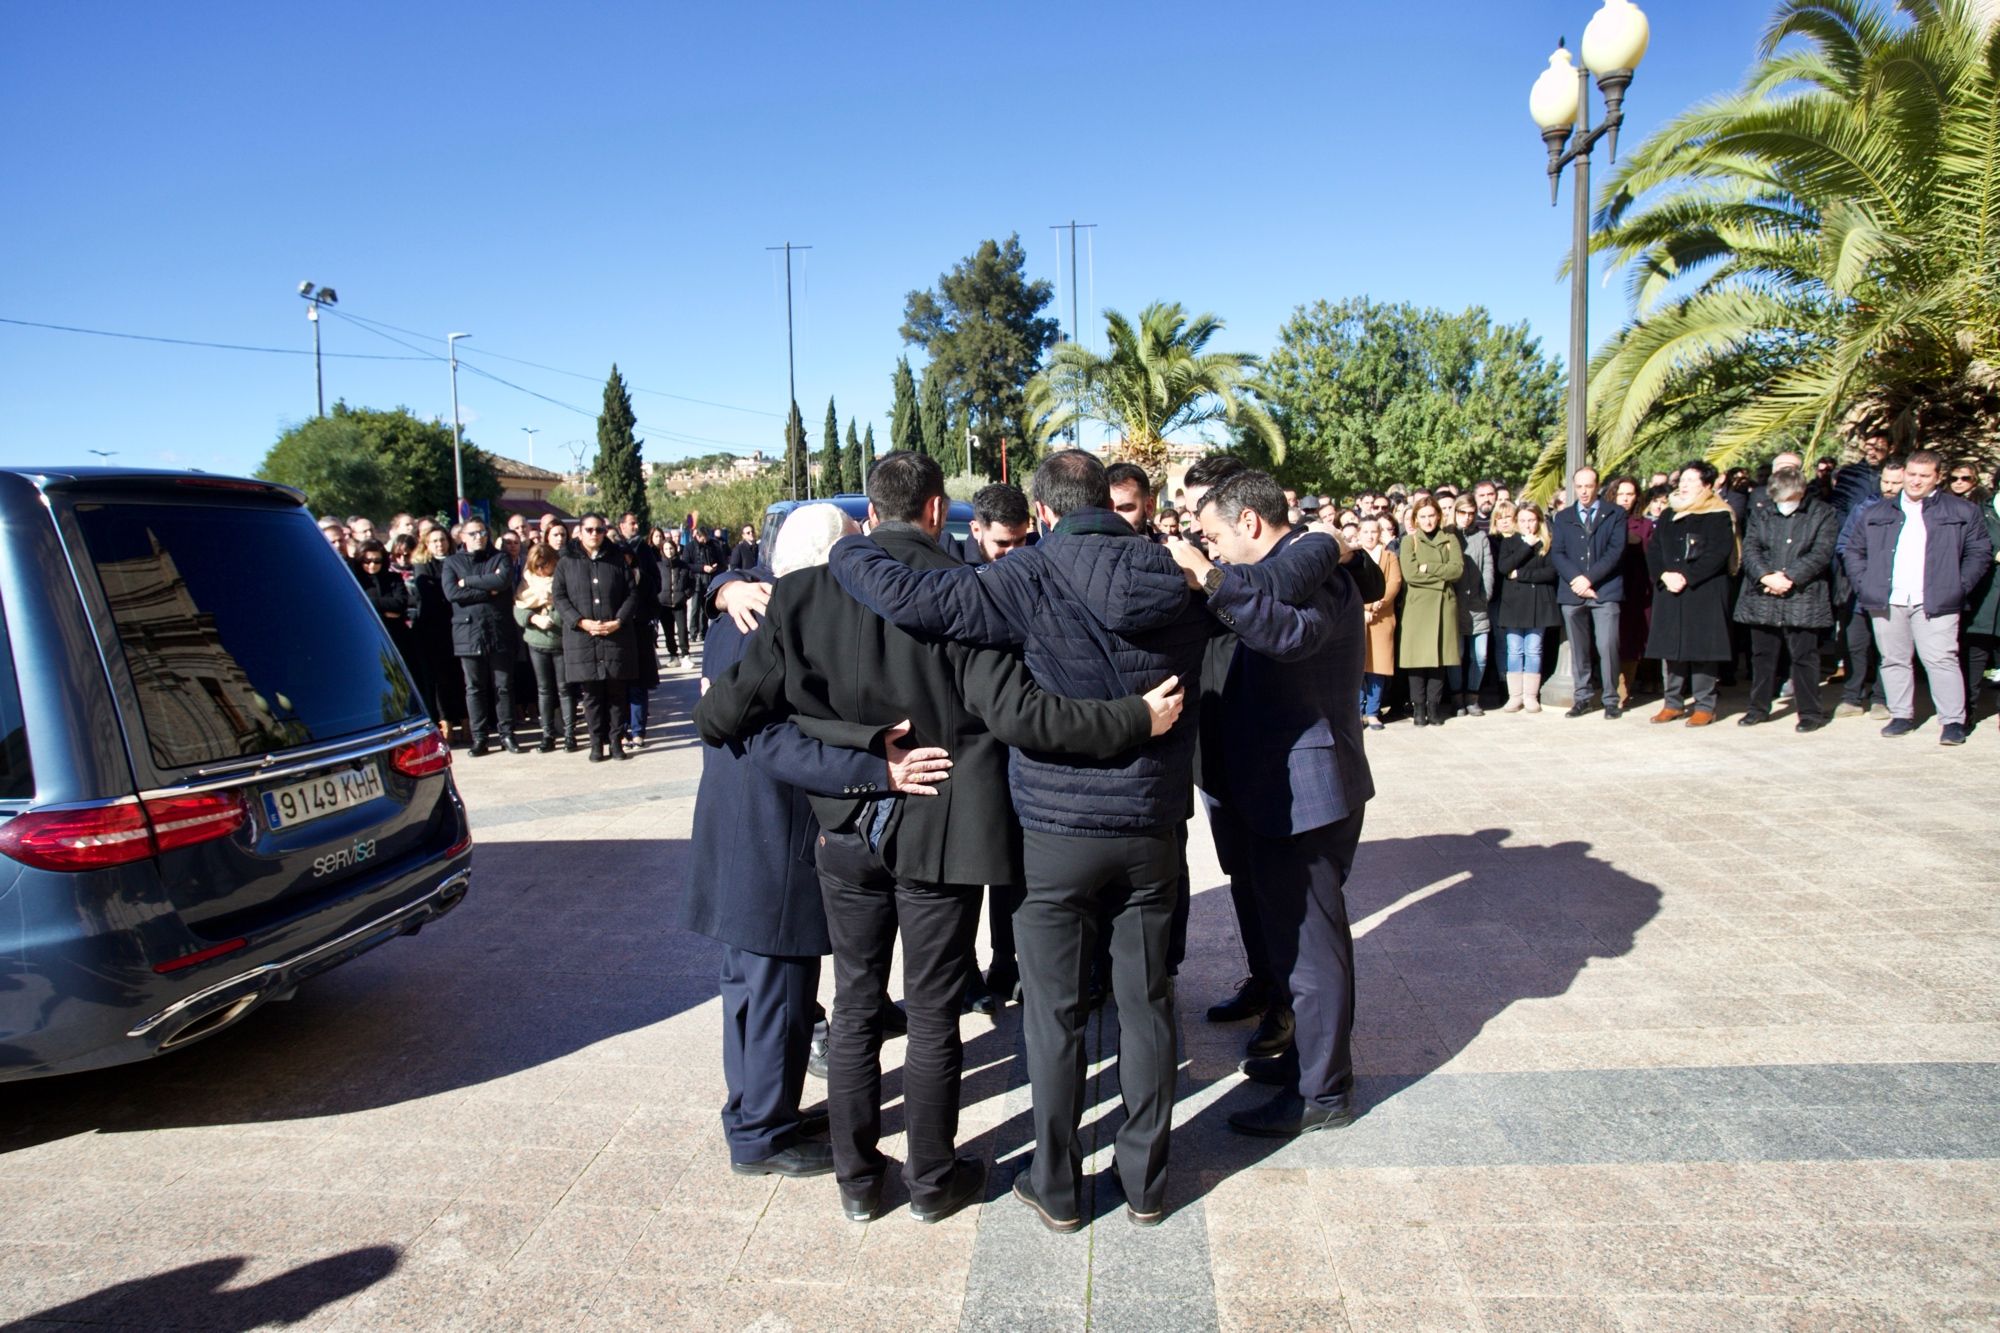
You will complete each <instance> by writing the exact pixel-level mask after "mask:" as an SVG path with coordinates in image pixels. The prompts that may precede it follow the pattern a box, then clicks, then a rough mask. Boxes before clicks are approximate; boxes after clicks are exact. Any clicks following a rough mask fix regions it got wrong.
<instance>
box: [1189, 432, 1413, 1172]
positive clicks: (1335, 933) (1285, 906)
mask: <svg viewBox="0 0 2000 1333" xmlns="http://www.w3.org/2000/svg"><path fill="white" fill-rule="evenodd" d="M1195 519H1196V522H1198V523H1199V524H1200V525H1201V530H1202V533H1203V535H1204V536H1205V537H1206V538H1207V540H1208V549H1209V550H1210V551H1211V552H1213V553H1214V554H1215V555H1216V556H1218V557H1220V558H1221V559H1223V560H1226V561H1228V562H1229V563H1231V564H1234V565H1254V564H1258V563H1261V562H1263V561H1265V560H1269V559H1272V558H1274V557H1275V556H1278V555H1279V554H1280V553H1281V552H1282V551H1283V550H1284V549H1285V548H1286V547H1288V546H1290V545H1291V544H1293V543H1294V542H1296V541H1298V540H1300V539H1301V538H1302V537H1303V536H1304V532H1303V530H1302V529H1297V528H1293V527H1291V526H1290V525H1289V523H1288V522H1287V506H1286V504H1285V493H1284V491H1283V490H1281V489H1280V488H1279V486H1278V484H1277V482H1276V481H1274V480H1272V479H1271V477H1269V476H1268V475H1266V474H1264V473H1262V472H1251V471H1244V472H1239V473H1237V474H1236V475H1234V476H1231V477H1228V478H1226V479H1225V480H1223V481H1221V482H1220V483H1218V484H1216V485H1215V486H1214V487H1213V488H1211V489H1210V490H1209V491H1208V492H1207V493H1206V494H1204V495H1203V496H1202V497H1201V500H1200V502H1199V504H1198V506H1197V508H1196V510H1195ZM1175 549H1176V553H1177V554H1178V555H1181V556H1183V557H1184V558H1183V562H1182V563H1183V567H1184V568H1186V569H1187V570H1188V573H1189V576H1190V578H1191V579H1193V578H1202V577H1206V576H1207V573H1208V569H1209V566H1208V562H1207V560H1206V559H1204V558H1203V557H1202V556H1201V555H1200V553H1199V552H1195V551H1193V549H1192V548H1191V547H1186V546H1185V545H1182V546H1177V547H1176V548H1175ZM1313 603H1314V605H1315V607H1316V608H1317V609H1318V611H1319V612H1320V615H1319V616H1318V617H1317V618H1316V620H1315V621H1313V622H1312V630H1311V632H1310V633H1309V634H1308V635H1306V636H1304V637H1302V638H1301V639H1300V640H1299V641H1297V642H1296V643H1293V644H1291V645H1288V648H1287V650H1286V651H1285V652H1283V653H1280V654H1266V653H1261V652H1257V651H1254V650H1253V649H1251V648H1250V647H1248V646H1247V645H1245V644H1242V643H1238V644H1237V645H1236V648H1235V651H1234V654H1233V655H1232V658H1231V660H1230V665H1229V673H1228V681H1227V683H1226V685H1225V686H1224V688H1223V690H1222V695H1221V699H1220V704H1221V707H1220V710H1219V711H1220V713H1221V717H1220V719H1219V721H1217V722H1215V724H1214V725H1212V726H1211V725H1210V724H1211V721H1212V720H1211V719H1208V718H1204V719H1203V722H1204V731H1205V732H1208V733H1209V735H1208V736H1207V737H1205V742H1206V743H1205V744H1204V747H1203V759H1204V765H1203V780H1204V782H1205V783H1208V784H1211V786H1210V794H1211V795H1212V796H1214V797H1215V798H1216V803H1215V806H1214V807H1213V809H1214V813H1215V816H1216V817H1215V818H1214V819H1213V820H1212V827H1213V829H1214V832H1215V840H1216V850H1217V852H1218V853H1219V854H1220V855H1221V857H1222V860H1223V863H1224V865H1226V866H1228V867H1230V868H1231V873H1232V876H1233V875H1234V874H1235V873H1236V870H1237V868H1238V867H1241V868H1242V869H1244V870H1247V872H1248V874H1249V878H1250V882H1251V886H1252V891H1253V892H1254V893H1255V895H1256V897H1257V910H1256V912H1255V918H1256V923H1257V925H1258V926H1259V927H1261V929H1262V932H1263V936H1264V938H1263V952H1264V957H1265V959H1266V961H1267V964H1268V966H1269V968H1270V970H1271V973H1272V975H1273V977H1274V978H1275V979H1276V984H1277V985H1278V987H1279V988H1280V991H1281V994H1282V998H1283V999H1284V1000H1285V1002H1286V1003H1287V1007H1288V1008H1289V1009H1290V1010H1291V1012H1292V1013H1293V1014H1294V1015H1296V1024H1297V1040H1296V1042H1295V1044H1294V1045H1293V1047H1292V1050H1291V1051H1290V1052H1288V1053H1285V1054H1278V1055H1268V1056H1264V1057H1262V1058H1252V1059H1250V1060H1248V1061H1246V1062H1245V1063H1244V1066H1243V1069H1244V1072H1245V1073H1246V1074H1248V1075H1249V1076H1250V1077H1251V1078H1253V1079H1255V1080H1257V1081H1259V1082H1265V1083H1272V1084H1275V1085H1277V1086H1279V1087H1280V1088H1281V1089H1283V1091H1281V1093H1280V1094H1279V1096H1278V1097H1277V1098H1276V1099H1274V1100H1273V1101H1271V1102H1269V1103H1267V1104H1265V1105H1263V1106H1261V1107H1258V1108H1256V1109H1254V1110H1250V1111H1239V1112H1237V1113H1236V1114H1234V1115H1231V1116H1230V1117H1229V1126H1230V1128H1232V1129H1234V1130H1236V1131H1238V1132H1239V1133H1243V1134H1254V1135H1260V1136H1264V1137H1281V1138H1282V1137H1291V1136H1293V1135H1297V1134H1302V1133H1307V1132H1310V1131H1313V1130H1317V1129H1325V1128H1329V1127H1332V1128H1337V1127H1339V1126H1341V1125H1345V1124H1347V1123H1348V1122H1349V1121H1350V1120H1352V1119H1353V1109H1352V1106H1351V1103H1350V1100H1349V1099H1350V1097H1351V1095H1352V1092H1353V1084H1354V1061H1353V1054H1352V1049H1351V1039H1352V1036H1353V1031H1354V943H1353V938H1352V936H1351V934H1350V932H1349V929H1348V920H1347V903H1346V898H1345V896H1344V895H1343V892H1342V886H1343V885H1344V884H1345V883H1346V880H1347V876H1348V872H1349V871H1350V870H1352V868H1353V866H1354V853H1355V849H1356V847H1357V846H1358V845H1359V844H1360V841H1361V821H1362V814H1363V811H1364V810H1365V808H1366V803H1367V801H1368V798H1369V797H1371V796H1373V795H1374V794H1375V786H1374V782H1373V779H1372V778H1371V777H1370V775H1369V771H1368V759H1367V757H1366V755H1364V754H1363V753H1362V749H1361V721H1360V717H1359V715H1358V714H1357V712H1356V710H1355V707H1354V700H1355V699H1356V698H1357V697H1359V691H1360V688H1361V663H1362V647H1363V642H1364V633H1365V631H1364V629H1363V626H1362V618H1361V596H1360V594H1359V592H1357V591H1356V589H1355V586H1354V583H1353V581H1352V580H1350V579H1349V578H1348V577H1347V575H1346V574H1345V573H1343V572H1340V571H1338V570H1336V571H1335V572H1334V573H1333V574H1332V575H1331V576H1329V577H1328V578H1327V579H1326V581H1325V582H1324V583H1323V584H1322V585H1321V586H1320V588H1319V589H1318V590H1317V591H1315V593H1314V594H1313Z"/></svg>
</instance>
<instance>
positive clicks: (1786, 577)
mask: <svg viewBox="0 0 2000 1333" xmlns="http://www.w3.org/2000/svg"><path fill="white" fill-rule="evenodd" d="M1766 494H1767V495H1768V496H1769V499H1770V503H1769V504H1759V505H1755V506H1752V508H1751V510H1750V523H1749V527H1748V529H1747V530H1746V531H1745V532H1744V534H1743V591H1742V592H1741V593H1740V594H1739V595H1738V596H1737V598H1736V622H1737V623H1738V624H1739V625H1742V626H1744V627H1745V628H1746V629H1748V630H1749V632H1750V711H1749V712H1747V713H1745V714H1744V715H1743V716H1742V718H1741V719H1739V720H1738V722H1737V725H1738V726H1743V727H1754V726H1756V725H1757V724H1758V723H1759V722H1766V721H1769V720H1770V717H1771V700H1772V697H1773V696H1774V695H1776V693H1777V690H1778V654H1779V653H1780V652H1781V651H1784V650H1787V649H1789V650H1790V652H1791V654H1792V699H1793V706H1794V708H1795V709H1796V711H1797V713H1798V718H1799V720H1798V729H1799V730H1800V731H1818V730H1819V729H1820V728H1821V727H1823V726H1825V725H1826V705H1825V704H1823V703H1822V702H1820V697H1819V684H1820V681H1819V641H1820V636H1821V635H1822V634H1824V633H1825V632H1826V631H1827V630H1829V629H1831V628H1833V572H1832V571H1833V547H1834V543H1835V541H1836V540H1838V538H1839V536H1840V520H1839V519H1838V518H1837V517H1835V516H1834V512H1833V506H1832V505H1830V504H1827V503H1826V502H1825V501H1823V500H1815V499H1809V498H1807V496H1806V479H1805V474H1803V473H1802V472H1800V471H1799V470H1798V469H1797V468H1789V467H1787V468H1779V469H1778V470H1777V471H1776V472H1773V473H1772V474H1771V482H1770V485H1769V487H1768V488H1767V490H1766Z"/></svg>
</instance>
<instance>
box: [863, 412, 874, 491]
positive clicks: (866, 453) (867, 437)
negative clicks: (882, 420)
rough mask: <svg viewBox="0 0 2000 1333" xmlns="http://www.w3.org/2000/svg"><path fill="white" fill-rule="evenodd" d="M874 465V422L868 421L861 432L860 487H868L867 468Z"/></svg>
mask: <svg viewBox="0 0 2000 1333" xmlns="http://www.w3.org/2000/svg"><path fill="white" fill-rule="evenodd" d="M874 466H875V423H874V422H872V421H871V422H869V423H868V425H867V426H866V427H864V428H863V429H862V432H861V488H862V489H863V490H866V489H868V469H869V468H871V467H874Z"/></svg>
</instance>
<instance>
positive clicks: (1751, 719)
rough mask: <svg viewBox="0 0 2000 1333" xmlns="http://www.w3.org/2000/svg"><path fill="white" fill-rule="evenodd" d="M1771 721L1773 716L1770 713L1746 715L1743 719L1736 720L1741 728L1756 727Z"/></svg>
mask: <svg viewBox="0 0 2000 1333" xmlns="http://www.w3.org/2000/svg"><path fill="white" fill-rule="evenodd" d="M1770 720H1771V715H1770V714H1769V713H1745V714H1744V715H1743V716H1742V717H1739V718H1737V719H1736V725H1737V726H1739V727H1754V726H1757V725H1759V724H1760V723H1764V722H1769V721H1770Z"/></svg>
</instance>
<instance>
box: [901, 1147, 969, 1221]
mask: <svg viewBox="0 0 2000 1333" xmlns="http://www.w3.org/2000/svg"><path fill="white" fill-rule="evenodd" d="M985 1188H986V1163H984V1162H982V1161H980V1160H979V1159H978V1158H976V1157H961V1158H959V1159H958V1160H957V1161H955V1162H953V1163H952V1164H951V1174H950V1175H949V1176H947V1177H945V1182H944V1192H943V1193H942V1194H941V1195H939V1196H938V1198H937V1199H935V1200H933V1201H932V1202H929V1203H923V1204H919V1203H918V1202H917V1201H916V1200H915V1199H912V1200H910V1216H911V1217H914V1218H916V1219H917V1220H918V1221H919V1222H942V1221H944V1220H945V1219H946V1218H947V1217H950V1216H951V1215H952V1214H953V1213H955V1212H957V1211H958V1210H959V1209H961V1208H963V1207H965V1205H966V1204H968V1203H970V1202H972V1201H973V1200H974V1199H976V1198H978V1197H979V1195H980V1193H981V1192H982V1191H984V1190H985Z"/></svg>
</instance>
